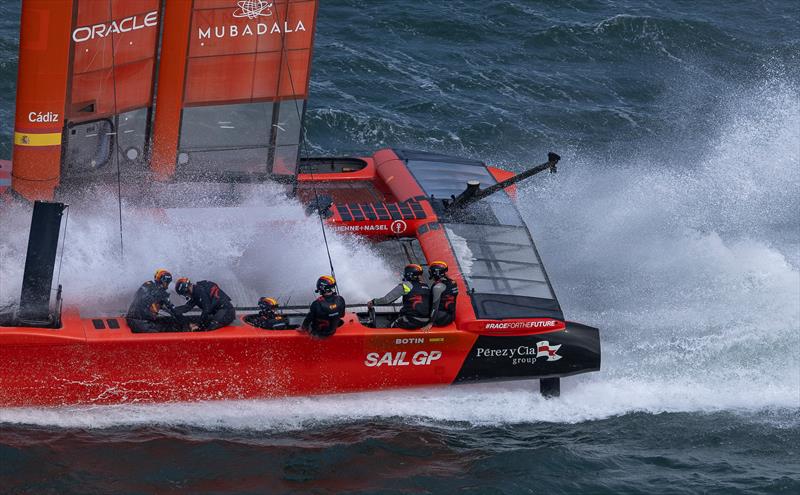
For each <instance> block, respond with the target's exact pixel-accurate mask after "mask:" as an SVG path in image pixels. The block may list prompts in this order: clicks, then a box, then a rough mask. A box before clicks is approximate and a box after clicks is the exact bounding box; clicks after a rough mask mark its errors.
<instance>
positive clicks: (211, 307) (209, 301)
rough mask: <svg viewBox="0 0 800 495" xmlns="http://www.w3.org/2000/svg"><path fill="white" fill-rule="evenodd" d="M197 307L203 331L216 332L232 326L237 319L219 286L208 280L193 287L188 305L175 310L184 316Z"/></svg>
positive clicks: (228, 299)
mask: <svg viewBox="0 0 800 495" xmlns="http://www.w3.org/2000/svg"><path fill="white" fill-rule="evenodd" d="M195 306H197V307H198V308H200V311H202V313H201V314H200V320H199V325H200V329H201V330H216V329H217V328H221V327H224V326H227V325H230V324H231V323H232V322H233V320H234V319H235V318H236V310H235V309H234V308H233V304H231V298H230V297H228V295H227V294H225V292H223V291H222V289H220V288H219V285H217V284H215V283H214V282H209V281H208V280H201V281H200V282H197V283H196V284H193V285H192V295H191V297H190V298H189V299H188V300H187V301H186V304H184V305H182V306H179V307H177V308H175V310H176V311H178V312H179V313H181V314H183V313H185V312H187V311H189V310H191V309H192V308H194V307H195Z"/></svg>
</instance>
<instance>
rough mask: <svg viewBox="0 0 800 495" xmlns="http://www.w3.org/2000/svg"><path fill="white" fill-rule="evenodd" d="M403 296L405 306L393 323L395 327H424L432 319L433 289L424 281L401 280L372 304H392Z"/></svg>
mask: <svg viewBox="0 0 800 495" xmlns="http://www.w3.org/2000/svg"><path fill="white" fill-rule="evenodd" d="M400 296H403V307H402V308H400V315H399V316H398V317H397V319H396V320H394V322H393V323H392V327H393V328H403V329H406V330H416V329H418V328H422V327H424V326H425V325H427V324H428V322H429V321H430V312H431V289H430V287H428V285H427V284H426V283H424V282H420V281H418V280H413V281H411V282H400V283H399V284H397V285H396V286H395V287H394V288H393V289H392V290H390V291H389V292H388V293H387V294H386V295H385V296H383V297H381V298H379V299H373V300H372V304H375V305H378V306H380V305H383V304H391V303H392V302H394V301H395V300H396V299H397V298H398V297H400Z"/></svg>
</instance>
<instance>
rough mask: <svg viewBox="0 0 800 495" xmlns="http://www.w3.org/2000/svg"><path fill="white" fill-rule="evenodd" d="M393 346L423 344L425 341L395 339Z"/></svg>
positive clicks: (418, 338) (411, 338) (418, 339)
mask: <svg viewBox="0 0 800 495" xmlns="http://www.w3.org/2000/svg"><path fill="white" fill-rule="evenodd" d="M394 343H395V345H406V344H424V343H425V339H423V338H422V337H410V338H405V339H395V340H394Z"/></svg>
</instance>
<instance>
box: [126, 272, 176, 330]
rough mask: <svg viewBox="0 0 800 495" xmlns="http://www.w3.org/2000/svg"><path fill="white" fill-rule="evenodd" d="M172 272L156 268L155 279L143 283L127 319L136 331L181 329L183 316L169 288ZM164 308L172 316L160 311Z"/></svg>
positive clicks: (134, 298) (129, 309)
mask: <svg viewBox="0 0 800 495" xmlns="http://www.w3.org/2000/svg"><path fill="white" fill-rule="evenodd" d="M170 282H172V274H171V273H169V272H168V271H166V270H156V273H155V275H154V276H153V280H148V281H147V282H145V283H143V284H142V286H141V287H139V290H137V291H136V295H135V296H134V297H133V302H132V303H131V306H130V308H128V314H127V315H126V320H127V322H128V326H129V327H131V331H132V332H134V333H156V332H177V331H180V330H181V328H180V327H181V326H182V323H183V321H182V320H183V318H182V317H181V314H180V313H179V312H178V311H176V309H175V306H173V305H172V303H171V302H170V300H169V293H168V292H167V288H168V287H169V284H170ZM162 310H164V311H166V312H167V313H169V314H170V316H162V315H160V314H159V313H160V312H161V311H162Z"/></svg>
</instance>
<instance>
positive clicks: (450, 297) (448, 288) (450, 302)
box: [437, 277, 458, 316]
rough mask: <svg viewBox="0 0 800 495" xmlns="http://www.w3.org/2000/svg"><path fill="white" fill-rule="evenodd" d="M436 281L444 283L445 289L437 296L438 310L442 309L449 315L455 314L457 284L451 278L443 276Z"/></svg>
mask: <svg viewBox="0 0 800 495" xmlns="http://www.w3.org/2000/svg"><path fill="white" fill-rule="evenodd" d="M437 283H440V284H444V286H445V289H444V292H442V295H441V297H440V298H439V308H438V311H444V312H446V313H447V314H449V315H451V316H455V314H456V298H458V284H456V283H455V281H454V280H453V279H450V278H447V277H444V278H442V279H441V280H439V281H438V282H437Z"/></svg>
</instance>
